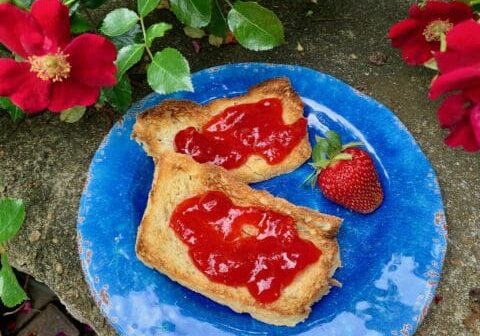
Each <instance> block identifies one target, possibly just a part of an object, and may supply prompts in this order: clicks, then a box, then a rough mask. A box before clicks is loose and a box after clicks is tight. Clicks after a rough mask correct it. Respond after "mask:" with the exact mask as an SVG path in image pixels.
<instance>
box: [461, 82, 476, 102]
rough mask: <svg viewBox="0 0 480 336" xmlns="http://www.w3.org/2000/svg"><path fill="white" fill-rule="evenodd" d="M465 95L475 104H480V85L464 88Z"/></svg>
mask: <svg viewBox="0 0 480 336" xmlns="http://www.w3.org/2000/svg"><path fill="white" fill-rule="evenodd" d="M463 95H464V96H465V97H467V98H468V99H469V100H471V101H472V102H473V103H475V104H480V85H478V86H473V87H470V88H468V89H465V90H463Z"/></svg>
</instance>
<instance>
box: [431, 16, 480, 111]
mask: <svg viewBox="0 0 480 336" xmlns="http://www.w3.org/2000/svg"><path fill="white" fill-rule="evenodd" d="M435 60H436V61H437V64H438V70H439V72H440V76H438V77H437V79H435V80H434V81H433V83H432V87H431V89H430V93H429V97H430V98H431V99H436V98H438V97H440V96H441V95H443V94H445V93H447V92H450V91H460V90H462V91H463V93H464V95H465V96H467V97H468V98H469V99H470V100H471V101H473V102H475V103H476V104H480V24H479V23H477V22H475V21H473V20H468V21H466V22H463V23H461V24H459V25H458V26H456V27H455V28H454V29H452V30H451V31H450V32H449V33H448V35H447V50H446V51H445V52H442V53H436V54H435Z"/></svg>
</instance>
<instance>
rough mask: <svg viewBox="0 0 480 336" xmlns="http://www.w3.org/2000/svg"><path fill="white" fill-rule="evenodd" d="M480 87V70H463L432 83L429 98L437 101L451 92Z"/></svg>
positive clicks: (447, 74)
mask: <svg viewBox="0 0 480 336" xmlns="http://www.w3.org/2000/svg"><path fill="white" fill-rule="evenodd" d="M477 86H480V69H475V68H461V69H458V70H455V71H451V72H448V73H446V74H442V75H440V76H438V77H437V79H435V80H434V81H433V83H432V86H431V88H430V92H429V94H428V97H429V98H430V99H436V98H438V97H440V96H441V95H442V94H445V93H447V92H450V91H457V90H463V89H469V88H471V87H477Z"/></svg>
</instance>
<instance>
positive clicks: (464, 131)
mask: <svg viewBox="0 0 480 336" xmlns="http://www.w3.org/2000/svg"><path fill="white" fill-rule="evenodd" d="M444 142H445V144H446V145H447V146H450V147H463V149H465V150H466V151H467V152H476V151H478V150H480V145H479V143H478V142H477V139H476V137H475V135H474V133H473V128H472V127H471V124H470V122H469V121H468V120H466V121H463V122H461V123H460V124H458V125H457V126H456V127H454V128H452V130H451V131H450V134H449V135H448V136H447V137H446V138H445V140H444Z"/></svg>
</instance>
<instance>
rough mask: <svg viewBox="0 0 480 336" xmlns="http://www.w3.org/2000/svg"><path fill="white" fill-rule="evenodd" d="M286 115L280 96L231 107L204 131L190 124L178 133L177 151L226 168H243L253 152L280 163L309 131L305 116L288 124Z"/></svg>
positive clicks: (213, 120)
mask: <svg viewBox="0 0 480 336" xmlns="http://www.w3.org/2000/svg"><path fill="white" fill-rule="evenodd" d="M282 114H283V109H282V102H281V101H280V100H279V99H277V98H268V99H263V100H260V101H258V102H256V103H252V104H241V105H235V106H231V107H228V108H227V109H225V111H223V112H222V113H220V114H218V115H216V116H215V117H213V118H212V119H211V120H210V121H209V122H208V123H207V124H206V125H204V126H203V127H202V129H201V130H200V131H198V130H197V129H195V128H194V127H188V128H186V129H184V130H182V131H180V132H178V133H177V134H176V136H175V146H176V150H177V152H179V153H184V154H188V155H191V156H192V157H193V158H194V159H195V160H196V161H197V162H200V163H205V162H211V163H214V164H216V165H219V166H222V167H224V168H226V169H233V168H237V167H240V166H241V165H242V164H244V163H245V161H247V159H248V158H249V157H250V156H251V155H260V156H262V157H263V158H264V159H265V160H266V161H267V162H268V163H269V164H271V165H273V164H277V163H280V162H281V161H282V160H283V159H284V158H285V157H286V156H287V155H288V154H289V153H290V152H291V151H292V150H293V148H295V146H296V145H298V144H299V143H300V141H301V140H302V139H303V137H304V136H305V134H306V132H307V121H306V120H305V118H300V119H298V120H297V121H296V122H294V123H293V124H291V125H285V123H284V122H283V119H282Z"/></svg>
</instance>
